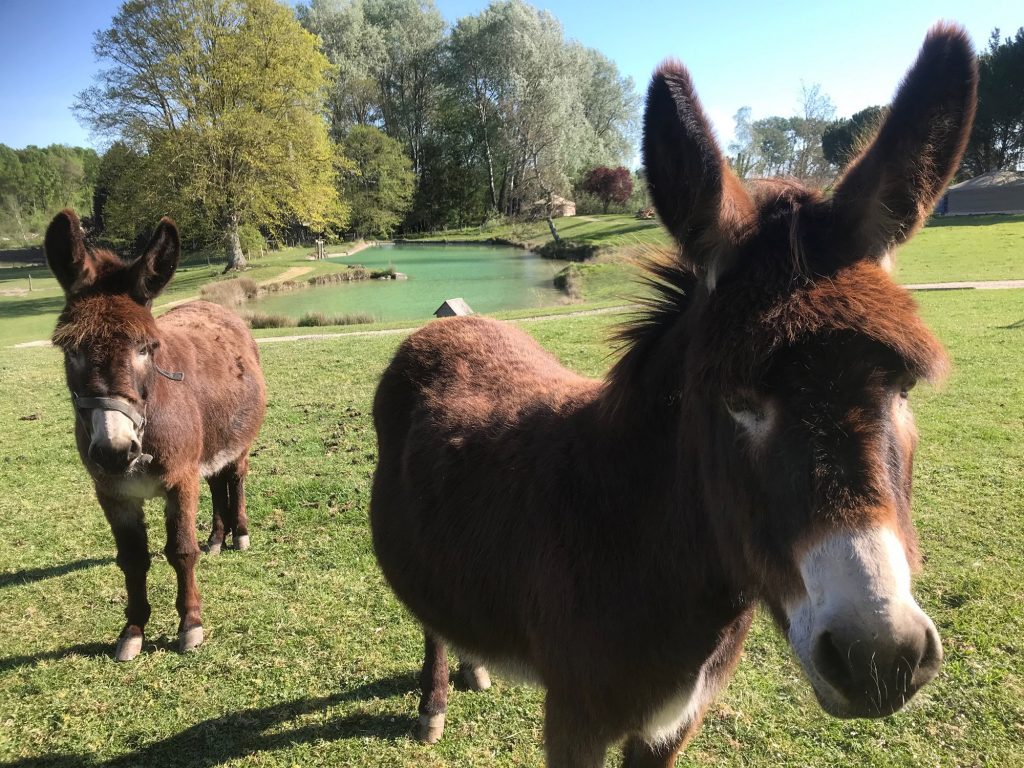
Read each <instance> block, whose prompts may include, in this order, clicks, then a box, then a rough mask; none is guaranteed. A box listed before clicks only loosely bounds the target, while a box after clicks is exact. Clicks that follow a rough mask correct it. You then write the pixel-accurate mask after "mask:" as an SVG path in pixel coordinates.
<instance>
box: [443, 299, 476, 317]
mask: <svg viewBox="0 0 1024 768" xmlns="http://www.w3.org/2000/svg"><path fill="white" fill-rule="evenodd" d="M472 314H473V310H472V309H470V308H469V304H467V303H466V300H465V299H446V300H445V302H444V304H442V305H441V306H440V307H438V308H437V310H436V311H435V312H434V317H463V316H465V315H472Z"/></svg>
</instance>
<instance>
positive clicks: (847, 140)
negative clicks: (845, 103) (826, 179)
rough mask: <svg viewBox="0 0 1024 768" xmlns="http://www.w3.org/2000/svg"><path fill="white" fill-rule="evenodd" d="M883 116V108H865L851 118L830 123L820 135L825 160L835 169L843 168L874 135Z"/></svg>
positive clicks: (884, 111) (884, 112)
mask: <svg viewBox="0 0 1024 768" xmlns="http://www.w3.org/2000/svg"><path fill="white" fill-rule="evenodd" d="M885 114H886V108H885V107H877V106H876V107H867V108H865V109H862V110H861V111H860V112H857V113H855V114H854V115H853V116H852V117H848V118H842V119H840V120H834V121H832V122H831V123H830V124H829V125H828V127H827V128H825V131H824V132H823V133H822V135H821V149H822V152H823V154H824V155H825V159H826V160H828V162H830V163H831V164H832V165H834V166H836V167H837V168H845V167H846V165H847V163H849V162H850V161H851V160H852V159H853V158H854V157H856V155H857V153H858V152H859V151H860V150H861V148H862V147H863V146H864V145H865V144H866V143H867V142H868V141H869V140H870V139H871V137H872V136H874V135H875V131H877V130H878V126H879V125H881V124H882V120H883V119H884V118H885Z"/></svg>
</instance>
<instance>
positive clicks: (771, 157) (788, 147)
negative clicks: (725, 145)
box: [729, 85, 835, 185]
mask: <svg viewBox="0 0 1024 768" xmlns="http://www.w3.org/2000/svg"><path fill="white" fill-rule="evenodd" d="M834 115H835V107H834V106H833V104H832V102H831V100H830V99H829V97H828V96H827V95H826V94H825V93H823V92H822V90H821V87H820V86H819V85H811V86H807V85H803V86H801V89H800V113H799V114H797V115H793V116H790V117H781V116H778V115H773V116H770V117H765V118H762V119H760V120H754V121H751V111H750V108H749V107H743V108H741V109H740V110H738V111H737V112H736V114H735V116H734V118H733V119H734V120H735V122H736V130H735V134H736V139H735V141H734V142H733V143H731V144H730V145H729V151H730V152H731V153H732V155H733V159H732V165H733V167H734V168H736V169H737V172H738V173H739V174H740V175H741V176H748V175H750V176H758V177H766V176H793V177H795V178H798V179H803V180H806V181H808V182H810V183H812V184H817V185H824V184H825V183H826V182H827V181H829V180H830V179H831V178H832V176H833V175H834V171H835V169H834V168H833V167H832V165H831V164H830V162H829V161H828V160H827V159H826V157H825V155H824V154H823V150H822V134H823V133H824V132H825V129H826V128H827V127H828V125H829V123H830V121H831V120H832V118H833V116H834Z"/></svg>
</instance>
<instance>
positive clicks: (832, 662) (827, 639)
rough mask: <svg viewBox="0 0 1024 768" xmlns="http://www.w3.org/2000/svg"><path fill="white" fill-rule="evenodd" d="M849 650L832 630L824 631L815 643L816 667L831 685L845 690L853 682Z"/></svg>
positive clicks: (814, 657)
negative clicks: (842, 646)
mask: <svg viewBox="0 0 1024 768" xmlns="http://www.w3.org/2000/svg"><path fill="white" fill-rule="evenodd" d="M848 650H849V649H846V648H841V647H840V643H839V641H838V640H837V638H836V636H835V635H833V634H832V633H831V632H822V633H821V634H820V635H818V639H817V640H816V641H815V643H814V652H813V660H814V668H815V669H816V670H817V671H818V674H820V675H821V676H822V677H823V678H825V680H827V681H828V683H829V684H830V685H832V686H833V687H834V688H837V689H838V690H840V691H843V692H846V691H847V690H849V688H850V687H851V685H852V684H853V672H852V670H851V669H850V658H849V653H848Z"/></svg>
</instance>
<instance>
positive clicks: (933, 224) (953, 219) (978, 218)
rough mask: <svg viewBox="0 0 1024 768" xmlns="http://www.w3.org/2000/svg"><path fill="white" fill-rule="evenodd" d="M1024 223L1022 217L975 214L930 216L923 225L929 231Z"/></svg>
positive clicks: (999, 214) (1023, 217)
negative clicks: (942, 228) (945, 228)
mask: <svg viewBox="0 0 1024 768" xmlns="http://www.w3.org/2000/svg"><path fill="white" fill-rule="evenodd" d="M1021 222H1024V216H1019V215H1016V214H1002V213H991V214H977V215H972V216H932V217H931V218H929V219H928V222H927V223H926V224H925V226H926V227H928V228H929V229H938V228H940V227H985V226H988V225H989V224H1017V223H1021Z"/></svg>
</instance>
